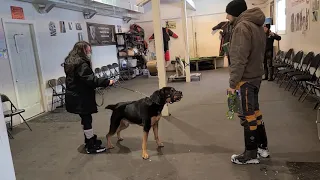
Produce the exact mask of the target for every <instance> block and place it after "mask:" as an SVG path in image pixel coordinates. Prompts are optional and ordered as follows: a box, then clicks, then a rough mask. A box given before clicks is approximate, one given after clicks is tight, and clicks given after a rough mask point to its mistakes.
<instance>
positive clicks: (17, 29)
mask: <svg viewBox="0 0 320 180" xmlns="http://www.w3.org/2000/svg"><path fill="white" fill-rule="evenodd" d="M6 37H7V40H8V42H7V45H8V50H9V55H10V63H11V69H12V75H13V81H14V84H15V88H16V95H17V100H18V107H19V108H20V109H25V110H26V112H25V113H24V114H23V116H24V117H25V118H26V119H28V118H30V117H33V116H35V115H38V114H40V113H42V112H43V108H42V104H41V95H40V86H39V77H38V72H37V68H36V60H35V54H34V53H35V52H34V47H33V41H32V35H31V26H30V25H29V24H18V23H6Z"/></svg>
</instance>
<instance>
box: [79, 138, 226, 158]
mask: <svg viewBox="0 0 320 180" xmlns="http://www.w3.org/2000/svg"><path fill="white" fill-rule="evenodd" d="M100 139H101V140H102V142H106V138H105V137H100ZM111 141H112V142H113V144H114V145H115V147H114V148H113V149H108V150H107V153H117V154H130V153H132V152H134V151H141V143H142V139H140V138H138V137H124V140H123V141H117V138H116V137H112V138H111ZM115 142H116V143H115ZM163 144H164V147H162V148H159V147H158V146H157V144H156V142H155V141H152V140H149V141H148V148H147V149H148V150H149V151H152V150H156V151H157V152H158V155H165V154H168V155H169V154H183V153H201V154H215V153H228V152H229V153H230V152H232V150H230V149H227V148H224V147H220V146H216V145H214V144H211V145H192V144H178V143H172V142H165V141H164V142H163ZM129 147H130V148H129ZM78 151H79V152H80V153H86V152H85V149H84V145H81V146H80V147H79V148H78Z"/></svg>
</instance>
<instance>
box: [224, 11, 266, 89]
mask: <svg viewBox="0 0 320 180" xmlns="http://www.w3.org/2000/svg"><path fill="white" fill-rule="evenodd" d="M264 21H265V15H264V14H263V12H262V11H261V9H260V8H253V9H248V10H246V11H244V12H243V13H242V14H241V15H240V16H239V17H237V18H236V19H235V21H234V22H233V27H234V29H233V33H232V37H231V44H230V52H229V54H230V61H231V65H230V80H229V85H230V88H233V89H236V88H238V87H237V86H238V85H239V84H240V82H252V83H254V84H255V83H257V85H259V84H260V82H261V79H262V75H263V74H264V72H263V66H262V64H263V59H264V52H265V46H266V34H265V32H264V30H263V27H262V25H263V24H264Z"/></svg>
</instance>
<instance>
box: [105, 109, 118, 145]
mask: <svg viewBox="0 0 320 180" xmlns="http://www.w3.org/2000/svg"><path fill="white" fill-rule="evenodd" d="M121 120H122V117H121V116H120V114H118V113H117V112H115V111H113V113H112V115H111V121H110V128H109V132H108V134H107V135H106V137H107V148H108V149H113V148H114V146H113V145H112V143H111V139H110V138H111V136H113V135H114V134H115V133H116V131H117V129H118V128H119V126H120V122H121Z"/></svg>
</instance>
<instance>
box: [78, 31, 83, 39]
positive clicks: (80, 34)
mask: <svg viewBox="0 0 320 180" xmlns="http://www.w3.org/2000/svg"><path fill="white" fill-rule="evenodd" d="M78 37H79V41H83V36H82V32H80V33H78Z"/></svg>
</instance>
